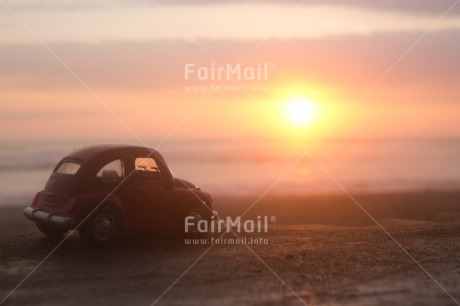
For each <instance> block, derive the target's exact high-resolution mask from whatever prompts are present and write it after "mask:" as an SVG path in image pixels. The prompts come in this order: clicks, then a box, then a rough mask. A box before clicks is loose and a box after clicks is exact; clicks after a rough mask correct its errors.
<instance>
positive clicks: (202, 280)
mask: <svg viewBox="0 0 460 306" xmlns="http://www.w3.org/2000/svg"><path fill="white" fill-rule="evenodd" d="M254 199H255V198H251V197H245V198H241V197H216V198H215V208H216V209H217V210H219V211H220V213H221V215H222V216H227V215H230V216H236V215H238V214H240V213H241V212H243V211H244V210H245V208H247V207H248V206H249V205H251V203H252V202H253V200H254ZM356 199H357V200H358V202H359V203H360V204H361V205H363V207H365V208H366V209H367V210H369V212H371V213H372V215H373V216H374V217H375V218H376V219H377V220H378V221H379V222H380V224H381V225H382V226H384V227H385V229H386V230H388V232H389V233H390V234H391V235H392V236H393V238H394V239H396V241H397V242H395V241H393V240H392V239H391V238H389V237H388V235H386V234H385V233H383V232H382V230H381V229H380V228H379V227H378V226H376V225H375V224H374V223H373V222H372V221H371V220H370V219H369V217H368V216H366V215H365V214H364V213H363V212H362V211H361V210H360V209H359V207H358V206H357V205H356V203H353V202H352V201H350V199H348V198H347V197H346V196H343V195H317V196H281V195H280V196H271V197H269V198H267V199H266V200H263V201H261V202H260V203H258V204H257V205H256V206H254V208H253V209H252V210H251V212H250V213H249V214H248V216H249V217H252V216H257V215H268V216H275V217H276V221H275V222H270V224H269V230H268V233H262V234H252V235H248V234H246V237H247V238H248V239H250V238H253V239H254V238H262V239H266V240H267V241H268V244H258V245H248V246H245V245H234V244H233V245H225V244H218V245H217V244H215V245H214V246H213V247H212V248H210V249H208V248H209V247H210V245H187V244H185V243H184V240H180V239H177V238H176V237H174V236H173V235H167V236H166V237H164V236H161V235H140V236H132V235H122V236H121V237H120V238H119V240H118V241H117V243H116V244H115V245H114V246H112V247H110V248H104V249H101V248H94V247H91V246H88V245H86V244H84V243H82V242H81V241H80V240H79V237H78V234H77V233H75V234H74V235H73V236H71V237H70V238H69V239H68V240H67V241H66V242H65V243H64V244H63V245H62V246H61V247H59V248H58V249H57V251H56V252H54V253H53V254H52V255H51V256H50V257H49V258H47V260H46V261H44V262H43V263H42V264H41V265H40V266H39V267H38V268H37V269H36V270H35V271H34V272H33V273H32V274H31V275H30V277H29V278H28V279H27V280H26V281H25V282H24V283H23V284H22V285H21V286H20V287H19V288H18V289H17V290H16V291H15V292H14V293H13V294H12V295H11V296H10V297H9V298H8V299H7V300H6V301H5V303H4V305H151V304H152V303H154V302H155V301H156V300H157V299H158V298H160V299H159V300H158V303H157V304H156V305H302V301H303V302H305V303H306V304H308V305H395V304H397V305H455V302H454V300H453V299H452V298H451V297H449V295H448V294H447V293H446V292H444V290H447V291H448V292H449V293H450V294H451V295H452V297H453V298H454V299H456V300H457V301H459V300H460V256H459V254H460V239H459V237H460V222H459V218H458V216H459V211H460V192H434V191H424V192H408V193H392V194H368V195H366V194H361V195H356ZM0 229H1V236H0V300H1V299H3V298H4V297H5V296H6V295H7V294H9V293H10V292H11V290H13V289H14V288H15V286H16V285H17V284H18V283H19V282H20V281H21V280H22V279H23V278H24V277H25V276H26V275H27V274H28V273H29V272H31V271H33V269H34V268H35V267H36V266H37V265H38V264H40V262H41V261H42V260H43V259H44V258H45V257H46V256H47V254H49V252H50V251H52V250H53V248H54V247H55V246H56V242H52V241H49V240H48V239H46V238H44V237H43V235H41V234H40V233H38V231H37V230H36V229H35V228H34V225H33V224H32V223H30V222H28V221H27V220H26V219H25V218H24V217H23V216H22V209H21V208H17V207H9V208H1V210H0ZM224 238H227V239H230V238H235V236H233V235H232V234H226V235H225V236H224ZM397 243H399V244H400V245H401V246H403V247H404V249H405V250H407V252H408V253H409V254H410V255H411V256H413V258H414V259H416V260H417V262H418V263H420V264H421V265H422V266H423V268H424V269H426V271H427V272H429V274H430V275H431V276H429V275H427V273H426V272H424V271H423V270H422V269H421V268H420V266H419V265H418V264H417V263H416V262H415V261H414V260H413V259H411V258H410V257H409V256H408V255H407V254H406V253H405V251H404V250H402V249H401V248H400V246H398V244H397ZM248 247H249V248H248ZM204 252H206V253H205V255H204V256H203V257H202V258H200V256H201V255H202V254H203V253H204ZM197 259H199V260H198V261H197ZM195 261H197V262H196V264H195V265H193V267H192V268H190V269H189V270H188V268H189V267H190V265H192V264H193V263H194V262H195ZM184 272H186V273H185V274H183V273H184ZM181 275H182V277H181ZM178 278H179V279H178ZM176 280H178V281H177V282H176ZM171 285H173V286H172V287H171V288H170V289H169V290H168V288H169V287H170V286H171ZM441 287H442V288H441ZM166 290H168V291H166Z"/></svg>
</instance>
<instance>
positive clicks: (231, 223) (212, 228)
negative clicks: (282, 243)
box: [185, 216, 276, 233]
mask: <svg viewBox="0 0 460 306" xmlns="http://www.w3.org/2000/svg"><path fill="white" fill-rule="evenodd" d="M269 220H270V222H275V220H276V218H275V217H268V216H263V217H262V216H257V218H256V219H255V220H252V219H248V220H244V221H242V220H241V217H236V218H235V219H232V218H231V217H227V218H226V219H215V218H214V216H213V217H211V219H210V220H206V219H203V220H199V221H196V220H195V218H194V217H193V216H187V217H186V218H185V232H186V233H188V232H191V231H192V229H196V230H197V231H198V232H200V233H223V232H227V233H229V232H230V231H232V230H234V231H235V232H237V233H241V232H244V233H267V232H268V223H269Z"/></svg>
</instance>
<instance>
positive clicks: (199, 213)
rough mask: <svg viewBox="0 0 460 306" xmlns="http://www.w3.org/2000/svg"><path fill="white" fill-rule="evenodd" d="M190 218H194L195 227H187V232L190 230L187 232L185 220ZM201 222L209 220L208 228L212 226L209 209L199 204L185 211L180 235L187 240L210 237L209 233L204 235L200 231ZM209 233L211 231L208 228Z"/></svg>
mask: <svg viewBox="0 0 460 306" xmlns="http://www.w3.org/2000/svg"><path fill="white" fill-rule="evenodd" d="M188 216H193V217H194V218H193V219H192V221H193V223H194V225H195V226H193V227H187V230H188V232H187V231H186V222H185V218H187V217H188ZM200 220H207V221H208V226H210V223H209V221H210V220H211V218H210V214H209V212H208V210H207V208H206V207H203V205H197V204H194V205H191V206H189V207H188V208H187V209H186V210H185V212H184V214H183V215H182V218H181V221H180V226H179V230H180V235H181V236H183V237H185V238H204V237H206V236H207V235H208V233H207V232H205V233H202V232H200V231H198V227H197V224H198V221H200ZM208 231H209V228H208Z"/></svg>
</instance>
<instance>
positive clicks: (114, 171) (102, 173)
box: [96, 159, 125, 184]
mask: <svg viewBox="0 0 460 306" xmlns="http://www.w3.org/2000/svg"><path fill="white" fill-rule="evenodd" d="M124 177H125V167H124V165H123V161H122V160H121V159H117V160H114V161H112V162H110V163H108V164H106V165H105V166H104V167H102V168H101V170H99V172H98V173H97V174H96V180H97V181H98V182H101V183H105V184H116V183H119V182H121V181H122V180H123V178H124Z"/></svg>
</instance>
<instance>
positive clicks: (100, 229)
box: [78, 207, 121, 246]
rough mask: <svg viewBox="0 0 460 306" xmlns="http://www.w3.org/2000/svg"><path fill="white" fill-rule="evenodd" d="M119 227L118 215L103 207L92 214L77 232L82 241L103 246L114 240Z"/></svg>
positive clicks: (112, 210)
mask: <svg viewBox="0 0 460 306" xmlns="http://www.w3.org/2000/svg"><path fill="white" fill-rule="evenodd" d="M120 227H121V222H120V217H119V215H118V213H117V212H116V211H115V210H114V209H112V208H110V207H103V208H100V209H98V210H97V211H96V212H94V213H93V214H92V215H91V217H89V219H88V220H86V221H85V223H84V224H82V226H81V228H80V229H79V230H78V231H79V233H80V237H81V239H82V240H83V241H85V242H88V243H90V244H92V245H98V246H104V245H109V244H111V243H112V242H113V241H115V240H116V238H117V237H118V233H119V232H120Z"/></svg>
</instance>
